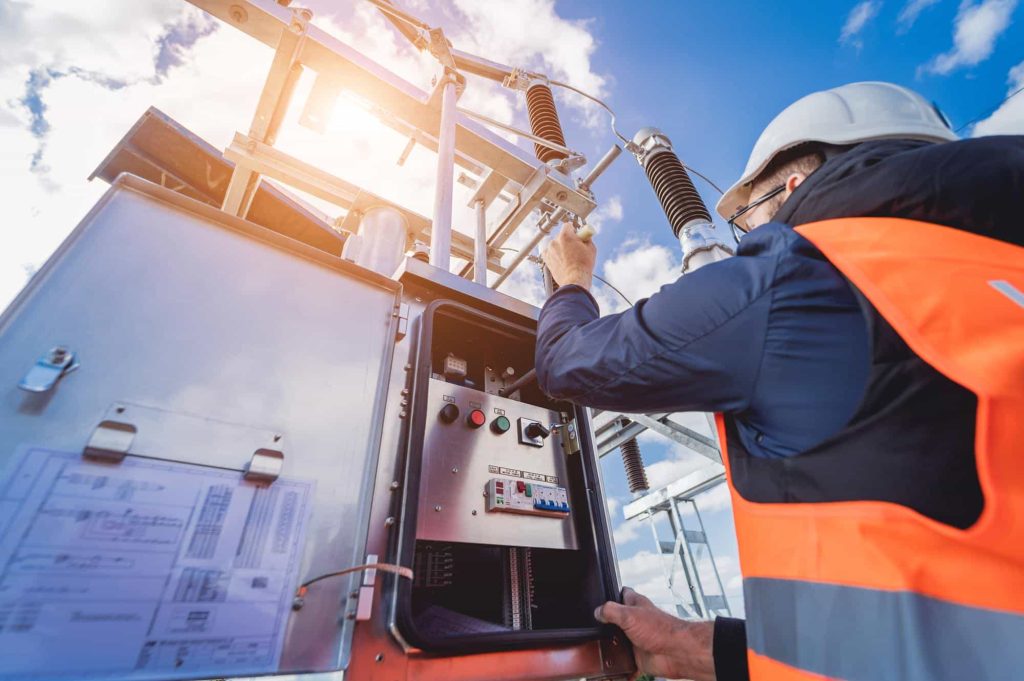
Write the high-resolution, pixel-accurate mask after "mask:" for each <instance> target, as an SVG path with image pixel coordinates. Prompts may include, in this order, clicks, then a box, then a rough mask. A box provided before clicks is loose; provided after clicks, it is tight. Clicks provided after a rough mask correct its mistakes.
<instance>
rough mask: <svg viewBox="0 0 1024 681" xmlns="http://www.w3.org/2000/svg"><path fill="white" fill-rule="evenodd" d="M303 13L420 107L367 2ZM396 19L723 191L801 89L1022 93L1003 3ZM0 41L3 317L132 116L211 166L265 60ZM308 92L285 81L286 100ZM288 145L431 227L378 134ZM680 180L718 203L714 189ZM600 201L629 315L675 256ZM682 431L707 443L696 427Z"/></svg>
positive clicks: (1003, 112)
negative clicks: (638, 137)
mask: <svg viewBox="0 0 1024 681" xmlns="http://www.w3.org/2000/svg"><path fill="white" fill-rule="evenodd" d="M308 4H309V6H311V7H312V9H313V10H314V13H315V15H316V21H317V22H318V24H319V25H321V27H323V28H325V29H327V30H330V31H332V32H333V33H334V34H335V35H337V36H338V37H339V38H341V39H342V40H344V41H345V42H348V43H349V44H351V45H353V46H354V47H357V48H358V49H360V50H363V51H365V52H367V53H368V54H369V55H370V56H371V57H372V58H374V59H376V60H378V61H379V62H381V63H383V64H385V65H387V66H388V67H389V68H391V69H393V70H395V71H397V72H398V73H400V74H401V75H402V76H403V77H405V78H407V79H408V80H411V81H412V82H414V83H416V84H417V85H419V86H420V87H421V88H423V89H428V88H429V78H430V75H431V74H432V73H433V65H432V62H431V61H430V59H429V58H427V57H424V56H422V55H418V54H416V53H415V52H414V51H412V50H410V49H409V48H408V46H407V45H406V44H405V43H404V41H403V40H402V39H401V38H399V37H397V35H396V34H395V32H394V31H393V30H392V29H391V28H390V27H389V26H387V25H386V24H385V23H384V22H383V20H381V18H380V17H379V15H377V14H376V12H375V11H374V10H372V8H371V7H370V6H369V5H368V3H364V2H358V1H357V0H330V1H327V0H309V2H308ZM399 4H402V5H404V6H406V7H408V8H410V9H413V10H414V11H416V12H418V13H420V14H421V15H422V16H423V17H424V18H426V19H427V20H428V21H430V22H431V23H434V24H440V25H443V26H444V27H445V29H446V30H447V32H448V35H449V36H450V37H451V38H452V40H453V41H454V42H455V44H456V46H457V47H460V48H462V49H465V50H467V51H471V52H476V53H478V54H481V55H482V56H485V57H489V58H492V59H494V60H496V61H502V62H507V63H512V64H514V65H517V66H522V67H526V68H529V69H537V70H542V71H545V72H547V73H549V74H550V75H552V76H553V77H556V78H560V79H562V80H568V81H569V82H572V83H574V84H576V85H578V86H579V87H582V88H583V89H586V90H588V91H591V92H594V93H595V94H599V95H601V96H602V97H604V98H605V99H606V100H607V101H608V102H609V104H611V106H612V107H614V108H615V109H616V111H617V113H618V115H619V121H618V127H619V129H620V130H621V131H622V132H623V133H624V134H626V135H627V136H631V135H632V134H633V133H634V132H635V131H636V130H637V129H639V128H641V127H645V126H656V127H659V128H661V129H662V130H664V131H665V132H666V133H667V134H668V135H669V136H670V137H671V139H672V140H673V142H674V144H675V147H676V150H677V152H678V153H679V155H680V156H681V157H682V158H683V160H684V161H685V162H687V163H690V164H692V165H693V166H694V167H696V168H698V169H699V170H701V171H702V172H704V173H705V174H707V175H708V176H710V177H711V178H713V179H714V180H716V181H717V182H718V183H719V185H721V186H723V187H725V186H727V185H728V184H730V183H731V182H732V181H733V180H734V179H735V178H736V177H737V175H738V174H739V173H740V171H741V170H742V168H743V166H744V163H745V161H746V156H747V153H748V152H749V149H750V147H751V146H752V145H753V142H754V140H755V139H756V137H757V135H758V134H759V132H760V130H761V129H762V128H763V127H764V125H765V124H767V122H768V121H769V120H770V119H771V118H772V116H774V115H775V114H776V113H777V112H778V111H780V110H781V109H782V108H784V107H785V106H786V105H787V104H789V103H790V102H792V101H793V100H795V99H797V98H799V97H800V96H803V95H805V94H808V93H810V92H812V91H815V90H818V89H823V88H828V87H833V86H836V85H840V84H842V83H847V82H851V81H858V80H888V81H893V82H896V83H900V84H903V85H906V86H909V87H912V88H914V89H916V90H918V91H919V92H921V93H922V94H923V95H924V96H925V97H927V98H929V99H931V100H934V101H935V102H937V103H938V104H939V106H940V107H941V108H942V109H943V110H944V111H945V112H946V113H947V115H948V116H949V118H950V119H951V120H952V122H953V126H954V127H959V126H961V125H963V124H965V123H967V122H968V121H970V120H971V119H972V118H974V117H977V116H981V117H982V119H983V120H982V121H981V122H980V123H978V124H977V125H976V126H970V127H968V128H966V129H965V130H964V131H963V133H962V134H963V135H965V136H966V135H971V134H981V133H984V134H992V133H995V132H1016V133H1018V134H1019V133H1024V94H1021V95H1020V96H1018V97H1017V98H1015V99H1013V100H1010V101H1009V102H1007V103H1005V104H1004V105H1003V106H1002V107H1001V108H999V110H998V111H997V112H996V113H995V114H992V115H989V114H990V113H991V110H992V109H993V108H995V107H997V106H999V105H1000V102H1001V100H1002V99H1003V98H1004V97H1005V96H1006V95H1007V94H1008V92H1010V91H1011V90H1013V89H1016V88H1017V87H1020V86H1024V9H1022V8H1021V6H1020V3H1019V2H1018V0H965V1H964V2H960V1H958V0H863V1H860V2H856V1H849V2H847V1H845V0H843V1H839V0H829V1H824V2H812V1H809V0H805V1H803V2H796V3H786V4H783V3H776V2H773V3H766V2H755V1H753V0H718V1H715V2H628V3H627V2H620V1H603V2H602V1H600V0H586V1H584V0H557V2H556V1H555V0H487V1H486V2H474V1H473V0H436V1H431V2H428V1H427V0H409V1H408V2H402V1H401V0H399ZM0 39H2V40H3V41H4V44H5V50H4V52H3V54H0V147H2V148H4V149H5V153H4V154H2V155H0V179H2V180H3V183H2V184H0V186H2V187H3V196H2V197H0V198H2V200H3V203H4V205H5V208H6V211H7V215H6V217H7V219H6V220H5V221H4V224H3V225H2V226H0V306H3V305H5V304H6V303H7V302H8V301H9V300H10V299H11V298H12V297H13V296H14V295H15V293H16V292H17V290H18V289H19V288H20V287H21V286H22V285H23V284H24V282H25V281H26V279H27V276H28V275H29V274H30V273H31V272H33V271H34V270H35V269H36V268H38V266H39V265H40V264H41V263H42V262H43V261H44V260H45V258H46V257H48V255H49V254H50V253H51V252H52V251H53V249H54V248H55V247H56V246H57V245H58V244H59V243H60V241H61V239H63V237H64V236H65V235H66V234H67V232H68V231H70V230H71V228H73V227H74V225H75V223H76V222H77V221H78V220H79V219H80V218H81V216H82V215H84V213H85V212H86V211H87V210H88V208H89V207H90V206H91V205H92V204H93V203H94V202H95V200H96V199H97V198H98V197H99V195H100V194H101V193H102V191H103V189H104V187H103V186H102V184H100V183H92V184H90V183H88V182H86V180H85V178H86V177H87V176H88V174H89V173H90V172H91V171H92V169H93V168H94V167H95V166H96V164H97V163H98V162H99V161H100V160H101V159H102V158H103V157H104V156H105V155H106V153H107V151H109V149H110V147H111V146H112V145H113V144H114V143H115V142H116V141H117V140H118V139H119V138H120V136H121V135H122V134H124V132H125V131H127V129H128V128H129V127H130V126H131V124H132V123H133V122H134V121H135V119H136V118H137V117H138V116H139V115H140V114H141V113H142V112H143V111H144V110H145V108H146V107H147V106H149V105H150V104H153V105H156V106H158V107H160V108H161V109H162V110H164V111H165V112H166V113H168V114H169V115H171V116H172V117H173V118H175V119H176V120H178V121H180V122H181V123H182V124H184V125H185V126H187V127H188V128H190V129H192V130H193V131H195V132H196V133H197V134H199V135H201V136H202V137H204V138H205V139H207V140H208V141H209V142H211V143H212V144H213V145H214V146H217V147H221V148H223V147H224V146H226V145H227V144H228V143H229V142H230V139H231V136H232V134H233V133H234V131H235V130H243V129H245V128H246V127H247V126H248V122H249V119H250V117H251V112H252V109H253V106H254V105H255V101H256V98H257V97H258V95H259V89H260V86H261V84H262V79H263V77H264V75H265V73H266V70H267V68H268V66H269V63H270V58H271V56H272V53H271V51H270V50H269V49H268V48H266V47H264V46H263V45H261V44H258V43H256V42H255V41H254V40H252V39H250V38H248V37H247V36H245V35H243V34H241V33H240V32H238V31H236V30H234V29H232V28H230V27H226V26H220V25H218V24H217V23H216V22H213V21H211V20H210V19H209V18H207V17H206V16H204V15H203V14H202V13H200V12H198V11H196V10H195V9H194V8H191V7H190V6H189V5H187V4H185V3H183V2H181V1H180V0H137V1H135V2H132V3H128V4H125V3H123V1H122V0H95V1H93V2H89V3H49V2H31V1H29V2H24V1H21V0H19V1H15V0H0ZM309 84H310V83H309V79H306V80H305V81H303V83H302V84H300V88H299V96H298V101H300V102H301V96H302V93H303V92H308V87H309ZM304 88H305V89H304ZM559 102H560V104H561V111H562V119H563V123H564V125H565V128H566V138H567V140H568V144H569V146H571V147H573V148H575V149H578V150H580V151H582V152H584V153H585V154H586V155H587V156H588V157H590V158H591V159H596V158H598V157H599V156H600V155H601V154H602V153H603V152H604V151H605V149H607V148H608V146H609V145H610V144H611V143H612V141H613V137H612V136H611V134H610V132H609V130H608V128H607V125H606V121H605V118H604V116H603V114H602V113H601V112H600V111H599V110H596V109H594V108H593V107H587V106H584V105H583V104H582V103H581V101H580V100H579V99H577V98H575V97H572V96H566V97H560V98H559ZM461 104H462V105H463V106H467V107H469V108H473V109H476V110H478V111H481V112H483V113H486V114H488V115H490V116H492V117H495V118H499V119H501V120H504V121H506V122H510V123H514V124H516V125H520V126H525V124H526V122H525V111H524V108H523V105H522V102H521V99H520V98H518V96H517V95H516V94H515V93H512V92H509V91H507V90H502V89H501V88H500V87H499V86H496V85H493V84H487V83H480V82H476V81H471V82H470V87H469V88H468V89H467V92H466V94H465V95H464V97H463V100H462V102H461ZM298 108H301V106H299V107H298ZM296 116H297V114H295V113H293V114H292V116H291V119H289V120H290V121H291V122H294V119H295V118H296ZM374 126H376V127H374ZM286 129H287V132H285V133H282V136H281V140H280V146H281V147H282V148H284V149H286V150H287V151H289V152H291V153H293V154H295V155H297V156H299V157H300V158H303V159H305V160H308V161H310V162H314V163H318V164H320V165H322V166H323V167H325V168H327V169H329V170H331V172H334V173H336V174H338V175H340V176H342V177H344V178H345V179H347V180H350V181H353V182H356V183H358V184H361V185H364V186H366V187H367V188H370V189H372V190H374V191H377V192H378V193H381V194H383V195H385V196H388V197H389V198H393V199H394V200H397V201H401V202H402V203H404V204H406V205H409V206H410V207H412V208H414V209H416V210H419V211H420V212H421V213H424V214H428V215H429V213H430V202H431V195H432V184H433V180H432V174H433V163H434V159H433V156H432V155H431V154H429V153H428V152H425V151H423V150H420V149H417V150H416V151H414V153H413V155H412V156H411V157H410V159H409V161H408V163H407V164H406V165H405V166H404V167H403V168H401V169H398V168H396V166H395V164H394V159H396V158H397V157H398V155H399V154H400V152H401V150H402V148H403V146H404V142H405V141H404V140H403V139H401V138H399V137H396V136H390V137H389V134H390V133H388V132H387V131H386V130H384V129H382V128H381V127H380V126H379V125H377V124H376V123H375V122H374V121H373V120H372V117H369V116H368V114H366V112H365V111H362V110H360V109H358V107H355V106H354V105H350V104H346V105H339V107H338V109H336V111H335V116H334V119H333V123H332V126H331V133H332V135H333V137H331V138H330V140H329V141H324V140H325V139H326V138H320V137H317V136H313V135H312V134H311V133H309V132H308V131H304V130H301V129H298V127H297V126H289V125H288V124H287V123H286ZM370 131H372V134H370ZM696 182H697V187H698V188H699V189H700V190H701V191H702V193H703V194H704V196H705V199H706V200H707V201H708V203H709V204H712V205H713V204H714V201H715V198H716V197H715V194H714V192H713V191H712V190H710V189H709V188H708V186H707V185H705V184H704V183H703V182H701V181H699V180H697V181H696ZM595 192H596V193H597V196H598V199H599V202H600V207H599V209H598V211H597V212H596V213H595V215H594V216H593V222H594V223H596V224H597V226H599V227H600V232H599V234H598V236H597V237H596V243H597V244H598V247H599V254H600V262H599V271H600V272H601V273H602V274H604V276H606V277H607V278H609V279H610V280H611V281H613V282H614V283H615V284H616V285H617V286H618V287H619V288H621V289H622V290H624V291H625V292H626V293H627V295H629V296H630V297H631V298H634V299H635V298H637V297H641V296H644V295H649V294H650V293H651V292H653V291H654V290H656V289H657V287H658V286H659V285H661V284H664V283H666V282H668V281H671V280H672V279H673V278H674V277H675V276H676V275H677V273H678V269H679V260H680V258H679V254H678V246H677V244H676V243H675V242H674V240H673V238H672V235H671V232H670V230H669V228H668V225H667V223H666V221H665V218H664V215H663V214H662V212H661V209H660V207H659V206H658V204H657V202H656V201H655V198H654V194H653V192H652V190H651V189H650V186H649V185H648V184H647V181H646V178H645V176H644V174H643V172H642V171H641V170H640V169H639V167H638V166H637V165H636V164H635V162H634V161H633V160H632V159H631V158H629V157H628V156H626V155H624V156H623V157H621V158H620V160H619V161H617V163H616V164H615V165H614V166H613V167H612V168H611V170H609V171H608V172H607V173H606V174H605V176H604V177H602V178H601V180H600V181H599V183H598V184H597V185H596V186H595ZM462 198H463V199H464V198H465V197H462ZM463 203H465V201H463ZM459 205H460V204H459V203H458V197H457V206H459ZM319 207H320V208H321V209H323V210H324V211H325V213H327V214H328V215H330V216H332V217H334V216H336V215H337V212H332V209H331V207H329V206H323V205H320V206H319ZM459 211H461V212H457V215H456V221H457V227H459V226H460V225H463V226H468V224H471V223H470V222H468V220H470V219H471V218H470V217H469V216H470V213H469V212H468V208H466V207H465V206H461V207H460V208H459ZM467 228H468V227H467ZM527 237H528V234H526V230H524V234H523V236H522V239H525V238H527ZM513 245H514V244H513ZM507 290H508V291H509V292H511V293H513V294H515V295H519V296H521V297H523V298H525V299H528V300H533V301H535V302H539V298H538V296H539V283H538V281H537V278H536V272H535V270H534V269H533V268H526V269H524V270H523V272H522V273H520V275H518V276H516V277H514V278H513V279H512V280H511V281H510V282H509V285H508V287H507ZM597 295H598V297H599V299H600V300H601V302H602V306H603V308H604V310H605V311H606V312H614V311H616V310H620V309H622V306H623V305H624V303H622V302H621V301H620V300H618V299H616V297H615V296H614V294H612V293H610V292H609V291H607V290H605V289H601V288H599V289H598V291H597ZM686 418H687V422H688V423H691V424H693V425H694V426H695V427H700V425H701V424H702V418H701V417H693V416H689V417H686ZM642 444H643V446H644V453H645V458H646V459H647V460H648V461H649V463H650V464H651V471H652V477H654V478H656V479H657V480H658V481H662V482H667V481H669V480H670V479H671V478H672V477H674V476H676V475H678V474H680V473H682V472H685V471H686V470H689V469H692V468H693V467H694V466H696V465H698V463H699V459H697V458H695V457H696V455H694V454H692V453H687V452H685V451H683V450H682V449H680V448H678V447H674V446H669V445H668V444H667V443H666V442H665V441H663V440H660V439H659V438H658V437H656V436H648V437H645V438H643V441H642ZM604 468H605V472H606V482H607V485H608V491H609V499H610V502H609V508H610V510H611V511H612V512H613V517H615V519H616V525H617V531H616V535H617V538H618V540H619V551H620V558H621V559H622V560H621V564H622V572H623V576H624V579H626V581H628V582H630V583H632V584H634V585H637V586H640V587H641V588H645V589H648V590H654V591H658V592H659V593H658V597H659V602H662V603H666V599H667V598H668V596H667V594H665V592H664V588H663V587H662V586H659V585H660V584H661V581H662V580H661V577H660V567H659V566H658V564H657V558H656V557H654V556H653V555H651V554H650V551H651V549H652V541H651V539H650V534H649V530H648V528H646V527H642V526H639V525H636V524H630V523H626V522H624V521H623V520H622V516H621V508H622V506H623V505H624V504H625V503H627V502H628V501H629V494H628V491H627V490H626V487H625V481H624V479H623V476H622V473H621V466H620V465H619V464H618V461H617V457H616V456H614V455H613V456H610V457H608V458H607V459H606V461H605V467H604ZM722 492H723V490H717V491H715V492H712V493H710V495H709V496H708V497H706V498H704V499H702V500H701V501H702V504H703V507H704V508H705V509H706V513H705V515H704V520H705V522H706V523H707V525H708V527H709V531H710V532H711V535H712V539H713V541H714V549H715V551H716V555H718V556H719V558H720V568H721V569H722V572H723V577H724V578H725V580H726V582H727V584H728V587H727V591H728V592H729V594H730V595H731V596H733V597H734V598H735V599H737V600H738V587H739V581H738V568H737V561H736V557H735V540H734V539H733V537H732V534H731V520H730V516H729V509H728V505H727V498H726V496H725V495H724V494H723V493H722ZM737 605H738V603H737Z"/></svg>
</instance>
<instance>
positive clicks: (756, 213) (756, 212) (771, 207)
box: [740, 182, 793, 232]
mask: <svg viewBox="0 0 1024 681" xmlns="http://www.w3.org/2000/svg"><path fill="white" fill-rule="evenodd" d="M777 186H778V185H775V186H771V185H769V184H767V183H764V182H758V183H755V184H754V186H753V188H751V190H750V203H754V202H755V201H757V200H758V199H760V198H761V197H763V196H764V195H765V194H768V193H769V192H771V191H772V190H773V189H775V188H776V187H777ZM792 193H793V192H791V191H790V190H789V188H788V187H787V188H786V189H783V190H782V193H781V194H778V195H776V196H773V197H772V198H770V199H768V200H767V201H765V202H764V203H762V204H760V205H758V206H755V207H754V208H752V209H751V210H750V212H748V213H747V214H746V215H744V216H743V217H742V218H741V219H742V220H743V221H744V222H745V224H742V225H740V226H741V227H744V228H746V230H747V231H748V232H749V231H750V230H752V229H755V228H757V227H760V226H761V225H763V224H766V223H768V222H771V221H772V218H773V217H775V214H776V213H777V212H779V208H781V207H782V204H783V203H785V202H786V199H788V198H789V195H790V194H792Z"/></svg>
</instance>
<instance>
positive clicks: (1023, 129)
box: [971, 61, 1024, 137]
mask: <svg viewBox="0 0 1024 681" xmlns="http://www.w3.org/2000/svg"><path fill="white" fill-rule="evenodd" d="M1007 81H1008V82H1009V89H1008V90H1007V95H1008V96H1010V95H1012V96H1011V97H1010V99H1008V100H1006V101H1005V102H1003V104H1002V105H1001V106H1000V107H999V108H998V109H996V110H995V111H993V112H992V114H991V115H990V116H988V117H987V118H986V119H985V120H983V121H979V122H978V123H977V124H976V125H975V126H974V129H973V130H972V131H971V134H972V135H973V136H974V137H980V136H982V135H1020V134H1022V133H1024V92H1018V91H1019V90H1020V89H1021V88H1024V61H1022V62H1021V63H1019V64H1017V65H1016V66H1014V67H1013V68H1012V69H1010V73H1009V74H1008V75H1007ZM1014 93H1016V94H1014Z"/></svg>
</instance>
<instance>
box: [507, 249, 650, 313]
mask: <svg viewBox="0 0 1024 681" xmlns="http://www.w3.org/2000/svg"><path fill="white" fill-rule="evenodd" d="M498 250H499V251H511V252H513V253H518V252H519V249H518V248H505V247H502V248H499V249H498ZM526 259H527V260H529V261H530V262H532V263H535V264H537V265H543V264H544V260H543V259H542V258H540V257H539V256H536V255H530V256H528V257H527V258H526ZM592 274H593V273H592ZM593 277H594V279H597V280H598V281H599V282H601V283H602V284H604V285H605V286H607V287H608V288H610V289H611V290H613V291H615V292H616V293H618V294H619V296H621V297H622V299H623V300H625V301H626V302H627V303H629V306H630V307H633V301H632V300H630V299H629V298H627V297H626V294H625V293H623V292H622V291H620V290H619V289H617V288H616V287H615V285H614V284H612V283H611V282H609V281H608V280H607V279H605V278H604V277H601V276H599V275H597V274H593Z"/></svg>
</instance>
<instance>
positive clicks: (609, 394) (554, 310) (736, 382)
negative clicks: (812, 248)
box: [536, 249, 776, 412]
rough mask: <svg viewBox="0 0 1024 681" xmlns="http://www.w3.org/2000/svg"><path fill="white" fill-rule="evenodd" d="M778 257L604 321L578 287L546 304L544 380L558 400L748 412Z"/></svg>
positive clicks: (686, 284)
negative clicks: (746, 408)
mask: <svg viewBox="0 0 1024 681" xmlns="http://www.w3.org/2000/svg"><path fill="white" fill-rule="evenodd" d="M775 269H776V258H775V257H772V256H771V255H770V254H768V253H762V254H758V253H757V252H756V249H753V252H751V253H749V254H748V255H746V256H745V257H735V258H729V259H727V260H723V261H721V262H717V263H714V264H712V265H708V266H706V267H703V268H701V269H700V270H697V271H696V272H692V273H690V274H687V275H686V276H685V277H681V278H680V279H678V280H676V281H675V282H673V283H671V284H668V285H666V286H664V287H662V288H661V290H660V291H659V292H657V293H655V294H654V295H653V296H651V297H650V298H649V299H646V300H641V301H639V302H638V303H636V305H635V306H634V307H632V308H630V309H628V310H626V311H625V312H622V313H619V314H611V315H607V316H604V317H600V316H599V314H600V312H599V309H598V305H597V302H596V301H595V300H594V298H593V297H592V296H591V295H590V294H589V293H588V292H587V291H585V290H584V289H582V288H580V287H578V286H566V287H563V288H560V289H559V290H558V291H556V292H555V294H554V295H552V297H551V298H550V299H549V300H548V301H547V303H546V304H545V305H544V308H543V310H542V311H541V314H540V320H539V324H538V334H537V357H536V360H537V363H536V366H537V378H538V382H539V384H540V387H541V389H542V390H544V392H546V393H547V394H548V395H551V396H552V397H556V398H560V399H566V400H570V401H573V402H576V403H578V404H582V405H586V406H592V407H597V408H601V409H620V410H624V411H633V412H641V411H646V412H653V411H659V410H664V411H688V410H700V411H712V410H714V411H730V412H736V411H742V410H743V409H744V408H745V407H746V405H747V403H748V401H749V399H750V396H751V394H752V393H753V388H754V383H755V381H756V379H757V374H758V369H759V367H760V362H761V356H762V348H763V347H764V339H765V334H766V327H767V320H768V312H769V309H770V307H771V283H772V279H773V277H774V272H775Z"/></svg>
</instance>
